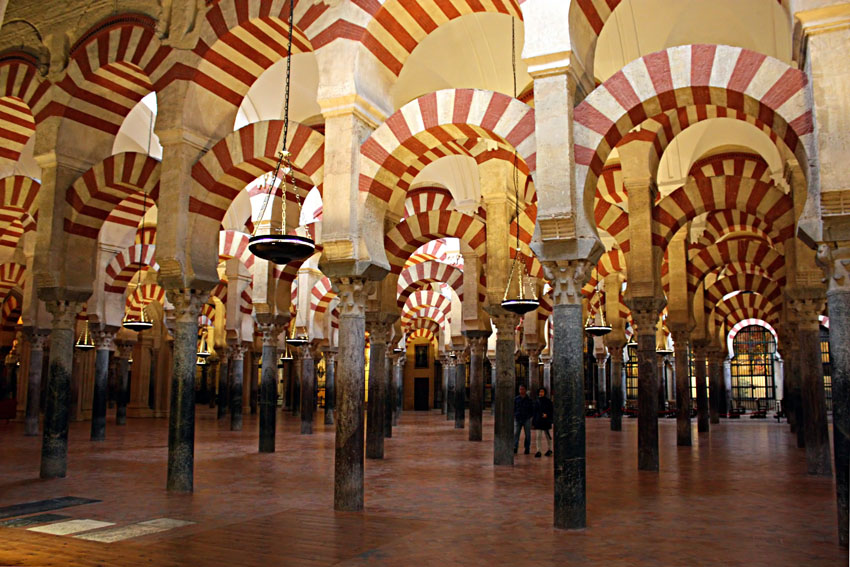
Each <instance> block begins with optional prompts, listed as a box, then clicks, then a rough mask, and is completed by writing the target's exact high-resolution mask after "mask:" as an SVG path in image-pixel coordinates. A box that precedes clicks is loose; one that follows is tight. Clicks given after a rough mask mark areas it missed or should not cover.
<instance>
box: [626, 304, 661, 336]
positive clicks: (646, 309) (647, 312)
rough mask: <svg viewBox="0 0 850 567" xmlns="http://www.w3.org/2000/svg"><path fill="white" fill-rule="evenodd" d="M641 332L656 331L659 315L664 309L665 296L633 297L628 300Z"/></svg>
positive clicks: (633, 318) (633, 317)
mask: <svg viewBox="0 0 850 567" xmlns="http://www.w3.org/2000/svg"><path fill="white" fill-rule="evenodd" d="M626 303H627V304H628V305H629V307H630V308H631V310H632V320H633V321H634V322H635V325H637V330H638V332H639V333H649V332H652V333H655V327H656V325H658V317H659V316H660V314H661V310H662V309H664V303H665V302H664V298H657V297H632V298H629V299H627V300H626Z"/></svg>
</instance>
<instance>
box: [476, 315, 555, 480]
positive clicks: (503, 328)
mask: <svg viewBox="0 0 850 567" xmlns="http://www.w3.org/2000/svg"><path fill="white" fill-rule="evenodd" d="M491 316H492V319H493V323H494V324H495V326H496V384H495V386H494V391H495V401H494V402H493V407H494V410H493V411H494V415H495V423H494V425H493V429H494V434H493V464H494V465H497V466H512V465H513V464H514V397H515V395H514V390H515V387H514V385H515V384H516V366H515V362H514V356H515V353H516V327H517V324H518V321H519V319H518V317H517V316H516V315H514V314H512V313H508V312H506V311H502V310H501V308H500V310H499V311H495V312H493V313H491ZM556 431H557V430H556Z"/></svg>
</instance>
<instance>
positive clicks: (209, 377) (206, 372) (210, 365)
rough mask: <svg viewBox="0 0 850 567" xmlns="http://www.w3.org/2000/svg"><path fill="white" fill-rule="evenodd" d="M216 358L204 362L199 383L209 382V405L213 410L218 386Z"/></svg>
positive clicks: (211, 357)
mask: <svg viewBox="0 0 850 567" xmlns="http://www.w3.org/2000/svg"><path fill="white" fill-rule="evenodd" d="M218 370H219V367H218V357H217V356H210V357H208V358H207V359H206V360H205V361H204V365H203V366H201V381H202V382H204V383H206V382H209V385H210V389H209V391H210V399H209V405H210V407H211V408H214V407H215V405H216V402H217V397H218V394H217V392H216V385H217V384H218ZM216 416H218V412H216Z"/></svg>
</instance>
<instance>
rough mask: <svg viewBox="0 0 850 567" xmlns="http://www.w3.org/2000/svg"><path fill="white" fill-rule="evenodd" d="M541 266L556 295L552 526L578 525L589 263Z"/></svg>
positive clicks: (581, 522) (582, 499) (583, 507)
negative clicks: (584, 302) (583, 302)
mask: <svg viewBox="0 0 850 567" xmlns="http://www.w3.org/2000/svg"><path fill="white" fill-rule="evenodd" d="M543 268H544V270H545V273H546V276H547V278H548V279H549V280H550V281H551V283H552V286H553V290H552V297H553V300H554V309H553V312H552V324H553V326H554V340H553V341H552V403H553V404H554V415H553V424H552V425H553V436H554V439H553V446H554V453H555V456H554V466H555V494H554V497H555V506H554V519H555V522H554V523H555V527H556V528H562V529H581V528H584V527H586V525H587V491H586V488H587V473H586V465H585V455H586V448H585V423H584V421H585V417H584V365H583V357H584V352H583V351H584V340H585V336H584V325H583V321H582V312H581V300H582V296H581V288H582V286H583V285H584V284H585V282H586V281H587V279H588V278H589V277H590V273H591V270H592V268H593V265H592V264H591V263H590V262H588V261H585V260H571V261H559V262H544V263H543ZM653 336H654V335H653ZM653 346H654V345H653ZM653 351H654V348H653Z"/></svg>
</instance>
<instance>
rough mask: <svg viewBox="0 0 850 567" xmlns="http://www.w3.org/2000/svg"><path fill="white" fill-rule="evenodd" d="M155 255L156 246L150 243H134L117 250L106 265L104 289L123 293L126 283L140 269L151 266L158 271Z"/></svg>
mask: <svg viewBox="0 0 850 567" xmlns="http://www.w3.org/2000/svg"><path fill="white" fill-rule="evenodd" d="M155 257H156V246H153V245H151V244H134V245H133V246H131V247H129V248H127V249H126V250H123V251H121V252H118V253H117V254H116V255H115V256H113V258H112V260H110V261H109V264H107V266H106V279H105V281H104V284H103V289H104V291H108V292H112V293H124V291H125V290H126V289H127V284H128V283H130V280H131V279H132V278H133V276H134V275H136V272H138V271H139V270H140V269H142V270H144V269H148V268H151V269H153V270H155V271H159V264H157V263H156V260H155Z"/></svg>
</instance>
